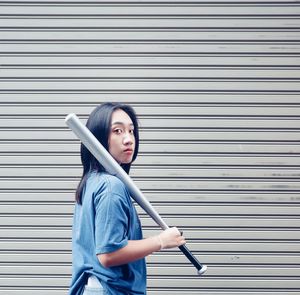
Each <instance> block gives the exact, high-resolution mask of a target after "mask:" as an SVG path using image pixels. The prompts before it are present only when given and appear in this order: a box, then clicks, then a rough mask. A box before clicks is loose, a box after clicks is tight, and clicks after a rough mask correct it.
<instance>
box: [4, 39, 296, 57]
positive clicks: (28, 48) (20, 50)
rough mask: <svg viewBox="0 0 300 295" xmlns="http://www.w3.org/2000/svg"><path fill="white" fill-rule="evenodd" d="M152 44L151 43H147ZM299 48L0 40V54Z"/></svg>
mask: <svg viewBox="0 0 300 295" xmlns="http://www.w3.org/2000/svg"><path fill="white" fill-rule="evenodd" d="M149 44H151V46H149ZM299 50H300V45H299V44H298V43H297V42H286V43H281V42H275V41H274V42H263V41H261V42H255V41H253V42H248V43H247V42H246V41H244V42H238V43H233V42H229V41H227V42H225V41H224V42H221V41H219V42H217V43H216V42H213V41H211V42H207V41H203V42H197V41H195V42H194V43H191V42H182V41H181V42H179V41H178V42H174V41H173V42H171V41H169V42H163V41H161V43H159V42H157V43H156V42H151V41H149V42H146V41H140V42H136V41H135V42H131V43H130V42H120V41H119V42H118V43H113V42H110V43H109V42H105V41H103V42H100V41H98V42H95V43H87V42H82V44H80V42H77V43H72V42H71V41H69V42H67V41H63V40H62V41H60V42H54V41H44V42H42V41H39V42H30V41H29V40H24V41H23V42H14V41H11V42H10V43H2V44H1V47H0V54H5V55H7V54H9V55H12V54H14V55H15V54H22V55H27V54H30V55H37V54H38V55H40V54H46V55H49V54H56V55H57V54H65V55H68V56H72V55H73V54H77V55H78V54H79V55H82V54H84V55H86V54H87V53H89V54H90V55H99V54H107V55H114V54H121V55H124V54H130V55H134V56H135V55H137V54H168V55H170V54H176V55H182V54H184V55H187V54H191V55H193V54H196V55H199V54H206V55H209V56H211V55H212V54H213V55H215V54H221V55H224V54H230V55H231V56H232V55H241V54H247V55H251V54H259V55H261V54H265V55H274V54H282V55H283V56H285V55H288V54H298V53H299Z"/></svg>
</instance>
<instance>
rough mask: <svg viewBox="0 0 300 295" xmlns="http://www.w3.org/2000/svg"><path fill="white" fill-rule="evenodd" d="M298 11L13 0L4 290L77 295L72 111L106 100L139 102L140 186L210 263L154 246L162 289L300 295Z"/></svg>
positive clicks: (4, 34) (3, 80) (3, 190)
mask: <svg viewBox="0 0 300 295" xmlns="http://www.w3.org/2000/svg"><path fill="white" fill-rule="evenodd" d="M299 5H300V3H299V2H298V1H268V0H267V1H247V2H243V1H193V0H191V1H188V2H185V1H168V0H166V1H150V0H149V1H122V0H119V1H87V2H85V1H68V0H65V1H46V0H45V1H0V141H1V144H0V165H1V169H0V174H1V175H0V294H1V295H2V294H3V295H4V294H5V295H13V294H14V295H18V294H22V295H23V294H25V295H29V294H30V295H37V294H43V295H62V294H66V293H67V289H68V285H69V282H70V276H71V225H72V212H73V203H74V201H73V199H74V190H75V188H76V185H77V183H78V181H79V178H80V175H81V168H80V167H81V166H80V157H79V142H78V140H77V139H76V138H75V136H74V135H73V134H72V133H71V131H69V130H68V128H67V127H66V126H65V124H64V117H65V116H66V115H67V114H68V113H70V112H74V113H76V114H77V115H78V116H79V117H80V118H81V119H82V120H83V121H85V120H86V118H87V116H88V114H89V113H90V111H91V110H92V109H93V108H94V107H95V106H96V105H97V104H99V103H101V102H104V101H121V102H125V103H129V104H132V105H133V106H134V107H135V109H136V111H137V113H138V114H139V115H140V122H141V153H140V157H139V159H138V161H137V162H136V163H135V165H134V167H133V169H132V177H133V178H134V180H135V181H136V183H137V185H138V186H139V187H140V188H141V189H142V191H144V193H145V195H146V196H147V197H148V198H149V200H150V201H151V202H152V203H153V205H154V207H155V208H157V210H158V211H159V212H160V213H161V215H162V216H163V218H165V220H166V222H167V223H168V224H169V225H177V226H179V227H180V228H181V229H182V230H183V231H184V235H185V236H186V238H187V240H188V246H189V248H190V249H191V250H192V251H193V253H194V254H195V255H196V256H197V257H198V258H199V260H200V261H202V262H203V263H205V264H207V265H208V266H209V269H208V271H207V274H206V275H205V276H203V277H201V278H199V277H197V276H196V272H195V269H194V267H193V266H191V265H190V263H189V262H188V261H187V259H186V258H185V256H183V255H182V254H181V253H180V252H178V251H177V250H172V251H164V252H161V253H155V254H154V255H152V256H149V257H148V259H147V262H148V273H149V275H148V285H149V287H148V291H149V292H148V294H149V295H154V294H155V295H170V294H180V295H192V294H207V295H229V294H230V295H231V294H235V295H250V294H251V295H258V294H259V295H260V294H266V295H267V294H276V295H295V294H300V293H299V292H300V280H299V278H300V244H299V239H300V233H299V227H300V219H299V217H300V214H299V213H300V211H299V203H300V194H299V190H300V183H299V178H300V172H299V165H300V160H299V154H300V134H299V129H300V97H299V90H300V84H299V78H300V71H299V66H300V55H299V54H300V45H299V42H300V38H299V37H300V34H299V29H300V7H299ZM138 210H139V212H140V214H141V219H142V222H143V226H144V233H145V236H149V235H152V234H155V233H157V232H158V227H157V226H156V225H155V224H154V223H153V222H152V221H151V219H150V218H149V217H148V216H146V215H145V214H144V213H143V212H142V211H141V210H140V209H138Z"/></svg>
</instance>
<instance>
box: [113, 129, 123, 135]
mask: <svg viewBox="0 0 300 295" xmlns="http://www.w3.org/2000/svg"><path fill="white" fill-rule="evenodd" d="M114 133H116V134H121V133H122V129H119V128H118V129H115V130H114Z"/></svg>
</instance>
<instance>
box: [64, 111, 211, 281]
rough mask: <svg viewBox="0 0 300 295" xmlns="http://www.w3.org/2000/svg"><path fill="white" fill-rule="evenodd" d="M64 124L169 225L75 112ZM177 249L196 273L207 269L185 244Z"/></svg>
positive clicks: (159, 221)
mask: <svg viewBox="0 0 300 295" xmlns="http://www.w3.org/2000/svg"><path fill="white" fill-rule="evenodd" d="M65 122H66V124H67V125H68V126H69V127H70V129H71V130H72V131H73V132H74V133H75V134H76V136H77V137H78V138H79V139H80V141H81V142H82V143H83V144H84V145H85V146H86V148H87V149H88V150H89V151H90V152H91V153H92V154H93V156H94V157H95V158H96V159H97V160H98V161H99V163H101V165H102V166H103V167H104V168H105V170H106V171H107V172H108V173H109V174H112V175H115V176H116V177H118V178H119V179H120V180H122V182H123V183H124V184H125V186H126V187H127V189H128V190H129V192H130V195H131V197H132V198H133V199H134V200H135V201H136V202H137V203H138V204H139V206H140V207H142V208H143V209H144V211H145V212H146V213H147V214H148V215H149V216H150V217H151V218H152V219H153V220H154V221H155V222H156V223H157V224H158V225H159V226H160V227H161V228H162V229H163V230H165V229H167V228H169V226H168V225H167V224H166V223H165V222H164V220H163V219H162V218H161V217H160V215H159V214H158V213H157V211H156V210H155V209H154V208H153V206H152V205H151V203H150V202H149V201H148V200H147V199H146V198H145V197H144V195H143V193H142V192H141V191H140V190H139V189H138V187H137V186H136V185H135V184H134V182H133V181H132V179H131V178H130V176H129V175H128V174H127V173H126V172H125V171H124V170H123V169H122V167H121V166H120V165H119V164H118V163H117V162H116V161H115V159H114V158H113V157H112V156H111V155H110V153H109V152H108V151H107V150H106V149H105V148H104V147H103V146H102V144H101V143H100V142H99V141H98V140H97V139H96V137H95V136H94V135H93V134H92V133H91V132H90V130H89V129H88V128H87V127H86V126H85V125H84V124H82V123H81V121H80V120H79V119H78V117H77V116H76V115H75V114H69V115H68V116H67V117H66V119H65ZM179 249H180V250H181V251H182V252H183V253H184V254H185V255H186V257H187V258H188V259H189V260H190V262H191V263H192V264H193V265H194V266H195V267H196V268H197V270H198V274H199V275H201V274H203V273H204V272H205V271H206V270H207V266H206V265H202V264H201V263H200V262H199V261H198V260H197V259H196V257H194V256H193V254H192V253H191V252H190V251H189V250H188V248H187V247H186V245H182V246H180V247H179Z"/></svg>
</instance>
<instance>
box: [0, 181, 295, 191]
mask: <svg viewBox="0 0 300 295" xmlns="http://www.w3.org/2000/svg"><path fill="white" fill-rule="evenodd" d="M77 182H78V181H68V180H61V179H51V180H44V179H33V180H30V179H29V180H27V179H25V180H20V179H17V180H11V179H7V180H6V179H5V180H3V179H0V189H1V190H12V191H13V190H16V189H17V190H39V189H44V190H66V189H68V190H70V189H75V188H76V186H77ZM135 183H136V184H137V186H138V187H140V188H141V190H166V191H178V190H179V191H199V190H202V191H249V192H253V191H260V192H262V191H266V192H268V191H275V192H276V191H279V192H280V191H283V192H288V191H291V192H293V191H294V192H295V191H297V192H299V191H300V183H299V181H296V180H273V181H271V180H267V181H263V180H253V181H247V180H239V181H237V180H226V181H223V180H190V179H185V180H184V181H182V182H174V180H169V179H165V180H160V179H153V180H136V181H135Z"/></svg>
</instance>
